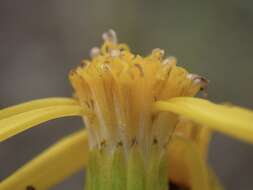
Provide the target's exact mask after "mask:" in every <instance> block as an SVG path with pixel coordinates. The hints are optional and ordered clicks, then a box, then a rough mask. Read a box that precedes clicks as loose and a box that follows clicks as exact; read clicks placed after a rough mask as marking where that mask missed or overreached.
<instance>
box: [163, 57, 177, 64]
mask: <svg viewBox="0 0 253 190" xmlns="http://www.w3.org/2000/svg"><path fill="white" fill-rule="evenodd" d="M162 64H163V65H173V66H175V65H176V64H177V58H176V57H173V56H170V57H168V58H166V59H164V60H163V62H162Z"/></svg>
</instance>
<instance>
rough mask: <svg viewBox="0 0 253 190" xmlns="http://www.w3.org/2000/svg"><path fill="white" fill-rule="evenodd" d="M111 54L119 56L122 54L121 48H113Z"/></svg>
mask: <svg viewBox="0 0 253 190" xmlns="http://www.w3.org/2000/svg"><path fill="white" fill-rule="evenodd" d="M110 55H111V56H112V57H118V56H119V55H120V50H118V49H112V50H111V51H110Z"/></svg>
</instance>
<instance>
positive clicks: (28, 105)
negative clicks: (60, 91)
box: [0, 97, 77, 119]
mask: <svg viewBox="0 0 253 190" xmlns="http://www.w3.org/2000/svg"><path fill="white" fill-rule="evenodd" d="M76 104H77V102H76V101H75V100H74V99H72V98H61V97H55V98H44V99H39V100H32V101H29V102H25V103H22V104H19V105H15V106H11V107H8V108H5V109H2V110H0V119H4V118H6V117H10V116H13V115H16V114H19V113H22V112H26V111H30V110H34V109H39V108H44V107H49V106H57V105H76Z"/></svg>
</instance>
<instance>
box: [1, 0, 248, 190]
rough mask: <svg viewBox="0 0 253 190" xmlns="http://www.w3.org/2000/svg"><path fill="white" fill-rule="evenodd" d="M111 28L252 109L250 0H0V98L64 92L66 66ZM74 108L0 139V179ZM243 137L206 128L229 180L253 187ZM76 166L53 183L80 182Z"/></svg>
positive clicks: (48, 139) (48, 138)
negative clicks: (62, 179)
mask: <svg viewBox="0 0 253 190" xmlns="http://www.w3.org/2000/svg"><path fill="white" fill-rule="evenodd" d="M109 28H113V29H115V30H116V31H117V33H118V36H119V39H120V41H123V42H126V43H128V44H129V45H130V46H131V47H132V49H133V50H134V51H135V52H138V53H142V54H147V53H149V52H150V51H151V50H152V49H153V48H157V47H160V48H163V49H165V50H166V54H167V55H173V56H176V57H177V58H178V60H179V65H181V66H184V67H186V68H187V69H188V70H190V71H191V72H194V73H198V74H201V75H203V76H205V77H207V78H208V79H209V80H210V81H211V83H210V85H209V89H208V93H209V98H210V99H212V100H213V101H217V102H224V101H227V102H233V103H235V104H238V105H241V106H245V107H248V108H251V109H253V85H252V83H253V35H252V34H253V3H252V1H250V0H244V1H238V0H230V1H228V0H208V1H201V0H199V1H176V0H167V1H165V0H153V1H151V0H145V1H144V0H142V1H141V0H140V1H136V0H129V1H119V0H107V1H99V0H72V1H70V0H43V1H39V0H23V1H20V0H1V1H0V107H1V108H3V107H6V106H10V105H13V104H17V103H20V102H24V101H27V100H31V99H37V98H42V97H51V96H71V94H72V89H71V87H70V84H69V81H68V72H69V71H70V69H71V68H73V67H75V66H76V65H77V64H79V62H80V60H81V59H83V58H87V57H88V54H89V49H90V48H92V47H93V46H97V45H100V43H101V34H102V32H104V31H106V30H108V29H109ZM81 128H82V122H81V120H80V119H78V118H72V119H70V118H68V119H60V120H55V121H50V122H48V123H46V124H43V125H41V126H40V127H36V128H34V129H32V130H29V131H27V132H24V133H22V134H19V135H17V136H16V137H14V138H11V139H9V140H7V141H5V142H1V143H0V180H2V179H4V178H5V177H7V176H8V175H10V174H11V173H12V172H13V171H15V170H16V169H17V168H18V167H19V166H21V165H23V164H24V163H26V162H27V161H28V160H30V159H32V158H33V157H34V156H36V155H37V154H38V153H39V152H41V151H42V150H44V149H46V148H47V147H48V146H49V145H51V144H53V143H54V142H56V141H57V140H59V139H60V138H61V137H63V136H65V135H67V134H70V133H72V132H74V131H76V130H78V129H81ZM252 160H253V146H252V145H248V144H246V143H243V142H239V141H237V140H235V139H232V138H230V137H227V136H224V135H221V134H215V135H214V138H213V141H212V143H211V148H210V163H211V165H212V166H213V168H214V169H215V171H216V173H217V175H218V176H219V177H220V179H221V181H222V183H223V184H224V186H225V187H226V189H229V190H238V189H240V190H252V189H253V165H252ZM83 178H84V173H82V172H80V173H79V174H76V175H74V176H73V177H71V178H69V179H67V180H66V181H65V182H63V183H61V184H59V185H57V186H56V187H54V188H53V190H67V189H76V190H78V189H80V190H81V189H82V188H83Z"/></svg>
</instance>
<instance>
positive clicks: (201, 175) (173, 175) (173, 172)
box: [168, 135, 210, 190]
mask: <svg viewBox="0 0 253 190" xmlns="http://www.w3.org/2000/svg"><path fill="white" fill-rule="evenodd" d="M168 151H169V153H168V156H169V160H168V161H169V175H170V180H172V182H174V183H176V184H179V185H181V186H185V187H190V189H192V190H200V189H201V190H202V189H203V190H210V189H209V179H208V168H207V165H206V162H205V160H204V159H203V158H202V155H201V154H200V152H199V151H198V148H197V145H196V144H194V143H193V142H192V141H191V140H189V139H186V138H184V137H180V136H176V135H175V136H173V138H172V140H171V142H170V145H169V147H168Z"/></svg>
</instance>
